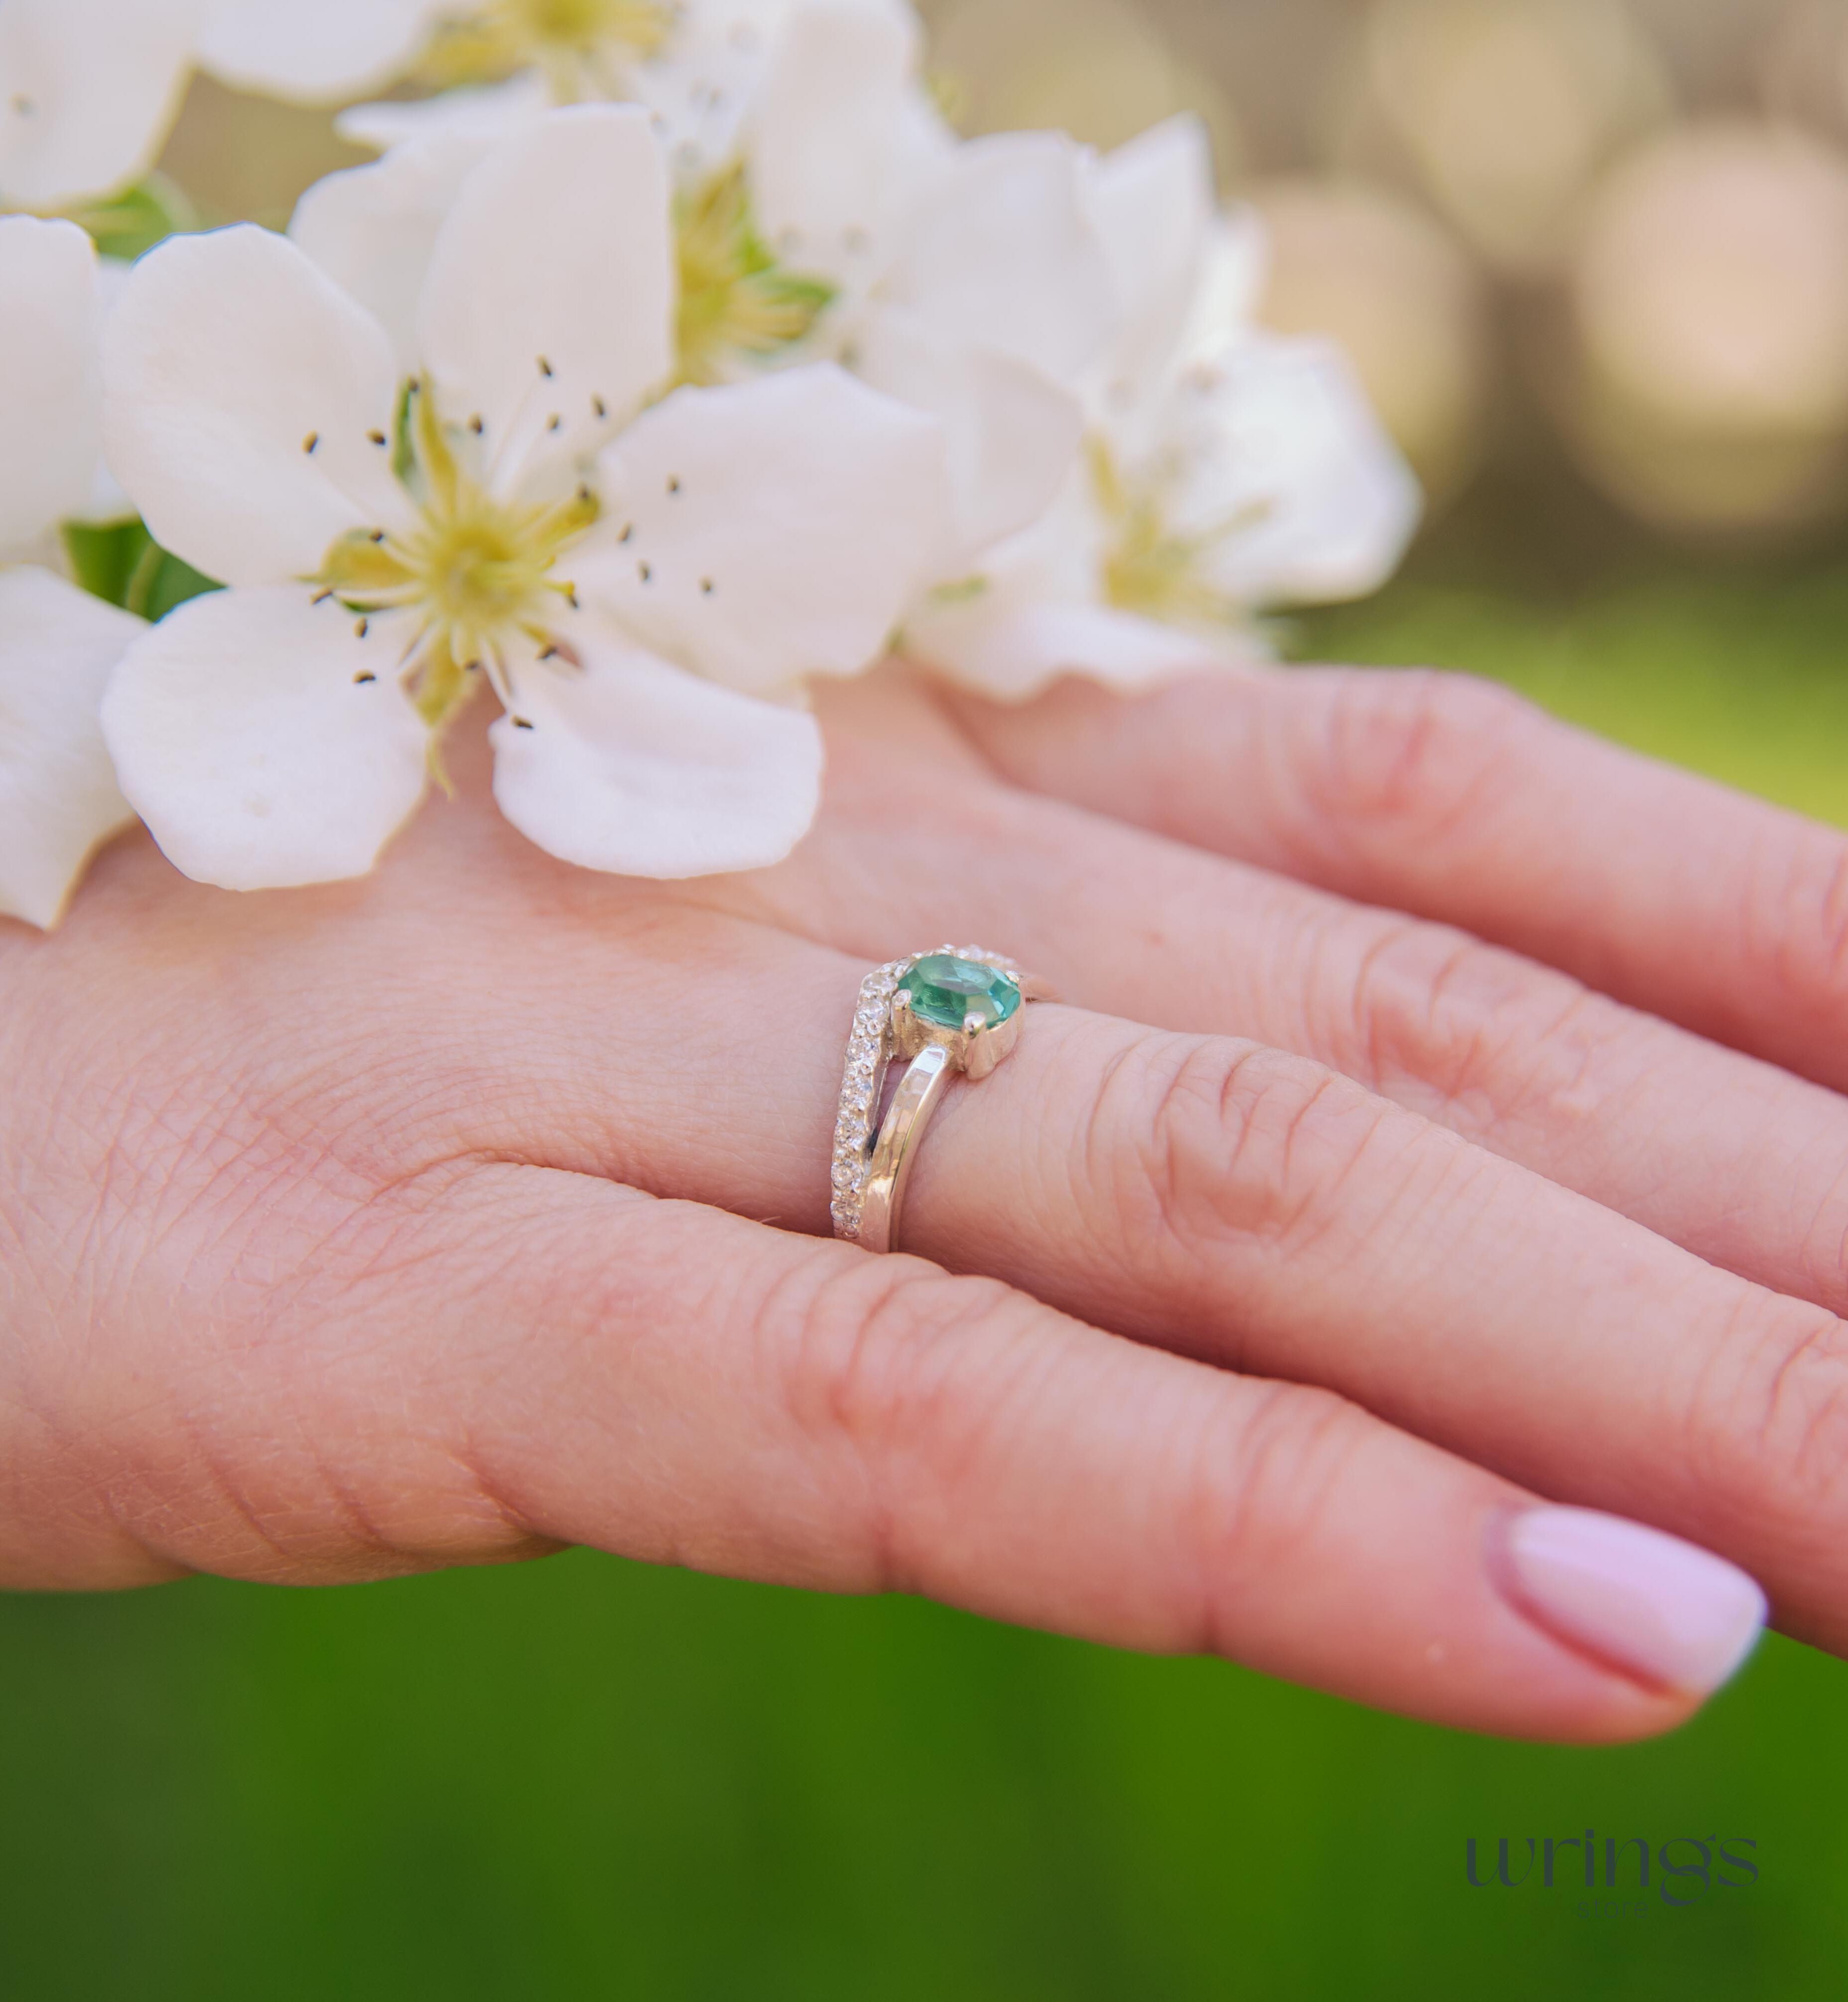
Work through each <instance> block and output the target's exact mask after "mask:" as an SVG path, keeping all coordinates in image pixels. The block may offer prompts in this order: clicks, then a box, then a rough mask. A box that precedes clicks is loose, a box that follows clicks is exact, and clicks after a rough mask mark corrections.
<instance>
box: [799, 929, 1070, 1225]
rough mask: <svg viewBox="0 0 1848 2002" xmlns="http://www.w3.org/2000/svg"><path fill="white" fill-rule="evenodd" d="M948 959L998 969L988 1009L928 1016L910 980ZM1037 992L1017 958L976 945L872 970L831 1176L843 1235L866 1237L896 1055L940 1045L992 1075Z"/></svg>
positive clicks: (972, 1070) (853, 1044)
mask: <svg viewBox="0 0 1848 2002" xmlns="http://www.w3.org/2000/svg"><path fill="white" fill-rule="evenodd" d="M946 959H947V960H962V961H971V962H973V963H974V964H975V965H978V966H981V967H986V968H992V969H993V970H994V971H995V972H996V973H998V974H1000V975H1002V976H1003V978H1004V983H1005V984H1004V985H1002V986H1001V987H1000V988H998V989H995V990H994V991H993V992H992V994H991V997H990V999H989V1005H988V1006H987V1007H986V1008H978V1007H974V1006H971V1007H968V1008H962V1009H959V1010H958V1012H957V1015H956V1016H955V1017H954V1018H953V1019H949V1020H940V1021H932V1020H926V1018H925V1017H924V1016H923V1015H922V1014H921V1013H919V1009H918V1007H917V1006H916V1005H915V1004H916V1003H917V1001H918V999H919V996H918V994H917V993H915V992H914V991H913V989H912V986H911V985H907V984H905V983H906V982H908V979H909V977H910V975H912V973H913V971H915V970H916V969H917V968H919V967H920V966H922V965H923V964H925V962H926V961H929V960H946ZM971 991H975V990H973V989H971ZM1030 999H1037V990H1036V989H1035V988H1034V986H1033V985H1031V984H1030V982H1028V981H1027V979H1026V978H1025V976H1024V975H1023V974H1022V973H1021V971H1020V968H1019V967H1018V966H1016V964H1015V963H1014V962H1013V961H1012V960H1010V959H1006V958H1004V957H1002V955H1001V954H999V953H991V952H985V951H983V950H981V949H980V948H978V947H957V946H941V947H938V948H937V950H936V952H934V953H929V954H920V955H919V956H917V957H913V958H909V959H901V960H894V961H892V962H891V964H887V965H885V966H882V967H880V968H877V970H876V971H873V972H872V973H870V974H869V975H867V976H866V980H865V981H864V982H863V983H862V985H861V988H860V996H859V1006H858V1009H857V1010H856V1013H855V1016H854V1024H853V1034H852V1036H851V1038H849V1043H848V1047H847V1064H846V1076H845V1078H844V1079H843V1081H842V1087H841V1104H840V1111H839V1117H838V1119H837V1121H836V1124H835V1152H834V1161H833V1167H832V1171H831V1177H830V1181H831V1194H832V1208H833V1215H834V1226H835V1235H836V1236H839V1237H842V1238H846V1239H847V1240H850V1241H853V1242H858V1241H859V1240H860V1237H861V1225H862V1220H863V1214H864V1212H865V1209H866V1196H867V1189H868V1184H869V1180H870V1176H871V1174H872V1167H873V1155H874V1153H875V1151H876V1149H877V1145H878V1140H879V1135H880V1119H881V1114H882V1108H883V1106H884V1097H885V1084H886V1076H887V1071H888V1070H889V1069H890V1067H891V1064H892V1063H893V1062H894V1060H899V1061H902V1062H905V1063H908V1064H910V1063H915V1062H916V1061H917V1059H919V1058H920V1057H922V1055H924V1054H925V1052H926V1051H929V1050H934V1049H940V1050H942V1051H943V1052H944V1054H945V1056H946V1057H947V1059H948V1065H947V1068H948V1069H949V1070H950V1072H961V1073H963V1074H964V1076H967V1077H968V1078H969V1079H971V1080H972V1081H979V1080H980V1079H984V1078H987V1077H989V1076H992V1074H993V1073H994V1072H995V1069H997V1068H998V1067H999V1066H1000V1065H1001V1064H1002V1062H1005V1060H1006V1059H1007V1058H1008V1057H1009V1056H1011V1055H1013V1052H1014V1050H1015V1049H1016V1048H1017V1047H1018V1045H1019V1043H1020V1031H1021V1025H1022V1023H1023V1020H1024V1018H1025V1013H1026V1005H1025V1004H1026V1003H1027V1001H1028V1000H1030ZM991 1017H998V1019H991Z"/></svg>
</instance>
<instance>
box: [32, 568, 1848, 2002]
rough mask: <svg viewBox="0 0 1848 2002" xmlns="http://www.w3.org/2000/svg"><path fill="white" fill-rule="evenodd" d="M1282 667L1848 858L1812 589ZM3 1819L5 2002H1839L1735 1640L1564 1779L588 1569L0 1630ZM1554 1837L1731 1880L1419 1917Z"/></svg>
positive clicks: (1772, 1707)
mask: <svg viewBox="0 0 1848 2002" xmlns="http://www.w3.org/2000/svg"><path fill="white" fill-rule="evenodd" d="M1297 639H1298V644H1299V647H1300V648H1301V649H1302V650H1304V651H1311V652H1316V653H1320V654H1346V655H1348V656H1349V657H1354V658H1358V659H1365V660H1370V661H1386V662H1393V661H1407V662H1409V661H1436V662H1438V663H1440V664H1446V665H1454V666H1462V667H1470V668H1475V669H1477V670H1480V671H1487V672H1493V673H1494V674H1497V675H1500V676H1501V677H1502V678H1505V679H1506V680H1508V681H1509V682H1512V683H1514V684H1515V685H1518V686H1519V687H1521V688H1522V689H1525V690H1526V691H1527V692H1529V693H1530V694H1532V695H1533V696H1536V697H1537V698H1538V699H1540V700H1542V701H1543V702H1546V703H1548V704H1549V705H1550V706H1552V707H1553V708H1555V709H1556V710H1559V711H1560V712H1561V713H1564V714H1567V715H1570V716H1572V717H1576V718H1578V719H1580V720H1583V721H1585V722H1586V723H1588V724H1591V725H1592V726H1593V727H1595V728H1598V729H1599V730H1602V731H1606V732H1607V733H1609V734H1612V735H1614V736H1616V737H1619V738H1623V739H1625V740H1627V741H1630V742H1633V743H1636V744H1638V745H1644V746H1645V747H1647V748H1651V749H1652V750H1654V751H1657V752H1661V753H1662V754H1664V755H1668V756H1670V757H1673V758H1677V759H1682V760H1683V761H1684V762H1687V763H1689V764H1691V765H1694V766H1700V767H1701V768H1703V769H1707V770H1708V771H1710V772H1713V773H1717V774H1719V775H1721V776H1724V777H1726V778H1728V779H1731V780H1735V781H1736V782H1738V783H1740V784H1742V785H1745V786H1749V787H1754V788H1756V790H1759V791H1762V792H1763V793H1767V794H1770V795H1771V796H1773V797H1777V798H1780V799H1783V800H1787V801H1788V802H1790V804H1794V805H1797V806H1800V807H1804V809H1806V810H1808V811H1811V812H1814V813H1817V814H1823V815H1826V816H1829V817H1831V818H1836V819H1838V820H1840V821H1843V822H1844V823H1848V760H1845V758H1844V752H1848V657H1845V656H1848V571H1843V570H1838V569H1835V568H1832V567H1827V566H1818V565H1815V564H1812V565H1811V567H1808V569H1804V570H1793V571H1790V572H1788V573H1777V574H1773V573H1768V572H1764V571H1758V572H1753V573H1739V572H1737V571H1728V570H1711V569H1709V570H1703V568H1701V567H1698V566H1688V567H1682V568H1679V569H1670V570H1663V569H1661V567H1659V566H1658V567H1655V568H1653V569H1649V570H1644V571H1641V572H1639V573H1637V574H1634V575H1629V576H1620V575H1609V576H1606V577H1604V578H1603V579H1602V581H1598V582H1595V583H1594V584H1590V585H1588V586H1585V587H1584V588H1577V589H1574V591H1571V592H1566V593H1561V592H1559V591H1538V590H1535V589H1532V588H1528V587H1527V586H1526V585H1524V584H1508V583H1507V582H1503V583H1502V584H1484V583H1483V582H1482V581H1480V579H1477V580H1476V581H1471V580H1470V577H1467V576H1459V575H1457V574H1449V573H1447V571H1446V568H1445V565H1444V563H1442V561H1441V560H1431V561H1426V562H1424V563H1421V566H1420V567H1419V568H1418V570H1417V571H1416V572H1415V573H1414V574H1413V575H1412V576H1410V577H1408V579H1407V581H1404V582H1403V583H1402V584H1400V585H1398V586H1396V587H1395V588H1394V589H1393V591H1390V592H1389V593H1388V594H1387V595H1386V596H1385V597H1384V598H1381V599H1380V600H1379V601H1377V602H1375V603H1374V604H1373V605H1369V606H1367V607H1365V608H1362V609H1358V610H1356V611H1352V612H1341V613H1340V614H1337V615H1332V616H1329V617H1327V618H1325V619H1321V620H1320V621H1318V622H1314V623H1310V624H1309V625H1306V626H1304V627H1302V629H1299V633H1298V636H1297ZM0 1803H3V1808H4V1811H3V1812H0V1998H3V2002H54V1998H58V1999H59V2002H61V1998H66V1997H69V1998H81V2002H91V1998H101V1997H107V1998H116V1997H122V1998H134V2002H157V1998H168V1997H172V1998H175V1999H176V2002H180V1998H183V2002H218V1998H225V2002H233V1998H235V2002H250V1998H256V1997H261V1998H263V2002H298V1998H299V2002H309V1998H313V2002H328V1998H336V1997H337V1998H342V2002H426V1999H427V2002H474V1998H477V1997H479V1998H490V1997H492V1998H497V2002H498V1998H511V2002H551V1999H552V1998H554V1997H556V1998H560V2002H564V1998H570V2002H582V1998H585V1997H636V1998H644V1999H645V2002H657V1998H658V2002H835V1998H839V2002H849V1998H851V2002H948V1998H956V2002H1042V1998H1044V2002H1054V1998H1058V2002H1076V1998H1093V1997H1095V1998H1099V2002H1103V1998H1109V2002H1143V1999H1144V1998H1149V2002H1194V1998H1207V1997H1212V1998H1219V1997H1254V1998H1264V2002H1280V1998H1286V1997H1288V1998H1294V1997H1342V1998H1351V1997H1356V1998H1358V1997H1366V1998H1372V1997H1398V1996H1406V1997H1424V1998H1441V1999H1442V2002H1449V1998H1452V1997H1464V1996H1466V1995H1474V1994H1479V1993H1480V1994H1484V1995H1493V1996H1495V1997H1501V1998H1506V2002H1525V1998H1528V1997H1532V1998H1536V2002H1537V1998H1539V1997H1548V1998H1552V1997H1559V1996H1564V1995H1571V1996H1574V1997H1579V1998H1584V2002H1602V1998H1606V1997H1609V1998H1612V2002H1618V1998H1622V2002H1637V1998H1652V1997H1657V1996H1663V1997H1666V1996H1670V1995H1672V1996H1674V1997H1677V1998H1683V2002H1703V1998H1707V1997H1713V1998H1721V1997H1724V1998H1727V2002H1737V1998H1742V1997H1749V1998H1752V2002H1796V1998H1804V2002H1807V1998H1810V1997H1815V1998H1817V2002H1823V1998H1831V1999H1832V1998H1836V1997H1839V1996H1840V1995H1842V1994H1843V1993H1844V1992H1848V1976H1845V1970H1848V1899H1845V1898H1844V1896H1843V1891H1844V1886H1845V1885H1848V1666H1844V1665H1842V1664H1839V1663H1837V1662H1832V1661H1829V1660H1827V1659H1825V1658H1822V1657H1821V1656H1819V1655H1815V1654H1813V1653H1811V1652H1809V1651H1807V1650H1804V1649H1803V1648H1798V1647H1796V1646H1794V1645H1792V1644H1787V1643H1784V1642H1781V1641H1772V1642H1770V1643H1769V1644H1767V1645H1766V1647H1765V1648H1764V1649H1763V1651H1762V1652H1761V1653H1760V1654H1759V1656H1758V1658H1756V1661H1755V1662H1754V1663H1753V1664H1752V1666H1751V1668H1750V1669H1749V1670H1748V1672H1746V1674H1745V1676H1743V1678H1742V1679H1741V1681H1740V1682H1739V1683H1738V1684H1737V1685H1735V1687H1734V1688H1733V1689H1731V1690H1729V1691H1728V1693H1726V1694H1725V1695H1724V1697H1722V1698H1721V1700H1720V1701H1719V1702H1717V1704H1714V1706H1713V1707H1712V1708H1711V1710H1710V1711H1709V1712H1708V1714H1706V1715H1705V1716H1704V1717H1703V1718H1701V1719H1700V1721H1698V1722H1697V1723H1696V1724H1695V1725H1693V1727H1692V1728H1690V1729H1689V1730H1687V1731H1686V1732H1682V1734H1681V1735H1679V1736H1677V1737H1675V1738H1674V1739H1671V1740H1668V1741H1667V1742H1663V1743H1660V1744H1655V1745H1651V1746H1641V1747H1637V1748H1634V1749H1626V1750H1622V1751H1616V1752H1579V1751H1562V1750H1557V1749H1546V1748H1536V1747H1532V1746H1515V1745H1507V1744H1500V1743H1492V1742H1482V1741H1478V1740H1474V1739H1466V1738H1463V1737H1460V1736H1458V1735H1453V1734H1450V1733H1447V1732H1441V1731H1437V1730H1433V1729H1430V1728H1426V1727H1423V1726H1419V1725H1408V1724H1404V1723H1401V1722H1398V1721H1394V1720H1392V1719H1388V1718H1379V1717H1376V1716H1373V1715H1372V1714H1368V1713H1366V1712H1365V1711H1359V1710H1356V1709H1355V1708H1353V1707H1350V1706H1348V1705H1345V1704H1339V1703H1336V1702H1334V1701H1331V1700H1328V1699H1326V1698H1323V1697H1316V1696H1312V1695H1308V1694H1306V1693H1302V1692H1301V1691H1299V1690H1292V1689H1288V1688H1285V1687H1282V1686H1278V1685H1277V1684H1274V1683H1267V1682H1265V1681H1264V1680H1262V1679H1260V1678H1258V1677H1256V1676H1251V1675H1249V1674H1246V1673H1243V1672H1240V1671H1238V1670H1236V1669H1229V1668H1226V1667H1224V1666H1222V1665H1218V1664H1215V1663H1210V1662H1154V1661H1144V1660H1139V1659H1135V1658H1130V1657H1128V1656H1124V1655H1115V1654H1112V1653H1111V1652H1108V1651H1104V1650H1102V1649H1098V1648H1086V1647H1082V1646H1079V1645H1076V1644H1072V1643H1069V1642H1065V1641H1054V1640H1048V1639H1046V1638H1043V1637H1040V1636H1036V1635H1030V1634H1018V1633H1013V1632H1009V1631H1005V1630H1002V1629H1000V1628H998V1627H991V1626H989V1625H986V1624H983V1623H982V1622H979V1621H977V1620H971V1619H968V1618H964V1617H961V1616H958V1615H956V1614H954V1613H946V1612H943V1611H941V1610H938V1609H936V1608H934V1607H930V1606H922V1605H919V1604H915V1603H909V1602H905V1601H898V1600H885V1601H874V1602H831V1601H828V1600H823V1599H813V1598H808V1597H805V1596H800V1595H797V1594H792V1593H785V1592H772V1591H766V1590H762V1589H756V1588H751V1587H745V1586H741V1585H730V1584H726V1583H721V1582H714V1581H712V1580H709V1579H703V1578H693V1577H688V1576H683V1575H674V1574H666V1573H655V1572H650V1571H644V1570H641V1569H640V1568H636V1567H633V1566H630V1565H626V1564H619V1563H616V1562H614V1561H611V1560H608V1559H605V1558H602V1557H595V1556H592V1555H589V1554H574V1555H571V1556H569V1557H562V1558H559V1559H556V1560H554V1561H551V1562H549V1563H546V1564H541V1565H538V1566H535V1567H532V1568H527V1569H525V1570H521V1571H486V1572H472V1573H459V1574H455V1575H450V1576H447V1577H441V1578H426V1579H420V1580H416V1581H413V1582H409V1583H405V1584H398V1585H388V1586H376V1587H370V1588H366V1589H355V1590H350V1591H343V1592H319V1593H287V1592H274V1591H266V1590H260V1589H253V1588H248V1587H242V1586H236V1585H225V1584H222V1583H219V1582H211V1581H204V1580H201V1581H197V1582H191V1583H188V1584H187V1585H180V1586H176V1587H172V1588H169V1589H164V1590H162V1591H159V1592H146V1593H141V1594H138V1595H133V1596H126V1597H122V1598H118V1599H35V1598H27V1597H13V1598H4V1597H0ZM1587 1825H1590V1826H1592V1827H1594V1828H1595V1829H1597V1830H1598V1831H1599V1834H1600V1836H1602V1835H1604V1834H1606V1833H1616V1834H1619V1835H1621V1836H1632V1835H1639V1834H1640V1835H1644V1836H1648V1837H1650V1838H1651V1840H1653V1841H1654V1842H1655V1843H1661V1842H1664V1841H1666V1840H1669V1839H1670V1838H1672V1837H1675V1836H1696V1837H1703V1838H1713V1837H1727V1838H1737V1837H1749V1838H1752V1839H1753V1840H1756V1843H1757V1845H1758V1847H1757V1850H1756V1855H1757V1857H1758V1860H1759V1870H1760V1875H1759V1882H1757V1883H1756V1885H1752V1886H1750V1887H1749V1888H1746V1889H1728V1890H1716V1891H1714V1892H1712V1893H1711V1894H1710V1895H1708V1896H1705V1897H1703V1898H1702V1899H1700V1900H1699V1901H1698V1902H1696V1903H1694V1904H1693V1905H1691V1906H1689V1907H1687V1908H1686V1909H1676V1908H1673V1907H1671V1906H1667V1905H1665V1904H1664V1903H1661V1901H1660V1900H1659V1899H1651V1900H1650V1901H1649V1902H1648V1903H1640V1904H1639V1903H1620V1902H1618V1901H1616V1900H1613V1899H1611V1898H1610V1897H1609V1895H1608V1894H1604V1893H1600V1894H1599V1895H1598V1896H1596V1897H1595V1898H1593V1899H1590V1900H1588V1899H1586V1898H1585V1894H1584V1892H1582V1890H1579V1891H1571V1890H1567V1889H1564V1887H1563V1886H1562V1887H1559V1888H1556V1889H1554V1890H1553V1891H1552V1892H1545V1891H1543V1890H1542V1889H1538V1888H1537V1887H1535V1886H1533V1885H1523V1886H1522V1888H1521V1889H1519V1890H1518V1891H1514V1892H1508V1891H1504V1890H1501V1889H1498V1888H1494V1889H1484V1890H1477V1889H1472V1888H1470V1885H1469V1884H1468V1883H1467V1882H1466V1878H1465V1874H1464V1843H1465V1841H1466V1838H1467V1837H1469V1836H1471V1835H1474V1836H1477V1837H1478V1838H1479V1839H1481V1840H1484V1841H1485V1842H1487V1843H1489V1844H1490V1845H1491V1852H1492V1842H1493V1839H1494V1837H1496V1836H1500V1835H1508V1836H1512V1837H1515V1838H1516V1840H1517V1843H1520V1842H1521V1840H1522V1839H1523V1838H1525V1837H1526V1836H1529V1835H1532V1836H1546V1835H1553V1836H1565V1835H1570V1834H1574V1833H1581V1832H1582V1831H1583V1829H1585V1827H1586V1826H1587ZM1523 1853H1524V1850H1522V1849H1520V1848H1518V1849H1517V1855H1519V1854H1523ZM1567 1854H1568V1855H1570V1854H1572V1852H1567Z"/></svg>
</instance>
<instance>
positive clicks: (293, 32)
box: [199, 0, 443, 104]
mask: <svg viewBox="0 0 1848 2002" xmlns="http://www.w3.org/2000/svg"><path fill="white" fill-rule="evenodd" d="M442 12H443V4H442V0H309V4H307V5H304V4H303V0H218V5H216V6H215V7H214V9H213V12H212V15H211V19H210V20H209V21H208V22H207V24H206V26H205V29H204V33H203V34H202V35H201V36H200V42H199V60H200V63H201V64H203V65H204V67H205V68H207V69H209V70H210V71H211V72H212V73H213V75H214V76H216V77H218V78H219V79H220V80H221V82H225V83H228V84H229V85H231V87H232V89H234V90H248V91H254V92H260V94H261V95H263V96H266V97H280V98H283V99H288V100H290V101H291V102H293V103H298V104H332V103H339V102H340V101H341V100H343V99H347V98H350V97H356V96H358V95H359V94H360V93H361V92H362V91H369V90H379V89H383V88H384V87H385V85H387V84H389V83H392V82H395V81H396V79H397V78H399V77H400V76H402V75H403V73H404V72H405V70H406V68H408V67H409V66H410V63H411V61H412V60H413V58H415V57H416V55H417V52H418V51H419V50H420V47H422V45H423V44H424V40H425V38H426V37H427V36H428V34H429V33H430V30H431V26H432V24H433V23H434V22H435V20H436V19H437V18H438V16H439V15H441V13H442Z"/></svg>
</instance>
